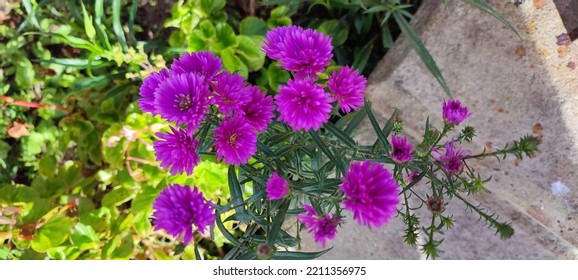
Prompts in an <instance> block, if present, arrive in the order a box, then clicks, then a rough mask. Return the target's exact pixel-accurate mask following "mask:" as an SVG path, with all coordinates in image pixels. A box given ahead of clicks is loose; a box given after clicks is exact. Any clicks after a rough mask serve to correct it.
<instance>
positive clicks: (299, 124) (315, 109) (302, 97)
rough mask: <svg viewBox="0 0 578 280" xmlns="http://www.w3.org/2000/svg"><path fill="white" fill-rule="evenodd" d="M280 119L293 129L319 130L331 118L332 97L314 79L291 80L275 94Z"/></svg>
mask: <svg viewBox="0 0 578 280" xmlns="http://www.w3.org/2000/svg"><path fill="white" fill-rule="evenodd" d="M275 101H276V102H277V109H278V110H279V114H280V115H279V120H280V121H284V122H285V123H287V124H288V125H289V126H291V128H292V129H293V130H300V129H304V130H309V129H313V130H318V129H319V127H321V125H323V124H324V123H326V122H327V121H328V120H329V113H330V112H331V98H330V97H329V94H327V93H326V92H325V91H324V90H323V88H322V87H321V86H320V85H318V84H315V83H314V82H313V80H311V79H307V80H289V81H288V82H287V85H286V86H284V85H282V86H279V94H277V95H276V96H275Z"/></svg>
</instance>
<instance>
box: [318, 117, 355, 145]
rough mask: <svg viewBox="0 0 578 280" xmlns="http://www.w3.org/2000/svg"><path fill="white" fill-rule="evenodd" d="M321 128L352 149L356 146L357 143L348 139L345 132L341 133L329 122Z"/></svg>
mask: <svg viewBox="0 0 578 280" xmlns="http://www.w3.org/2000/svg"><path fill="white" fill-rule="evenodd" d="M323 127H324V128H325V129H327V131H329V132H331V134H333V135H334V136H335V137H337V138H338V139H339V140H341V141H342V142H343V143H344V144H345V145H347V146H348V147H350V148H352V149H354V148H355V146H357V143H356V142H355V141H354V140H353V139H351V137H349V135H347V134H346V133H345V132H343V131H341V130H340V129H339V128H337V126H335V125H334V124H333V123H331V122H326V123H325V124H324V125H323Z"/></svg>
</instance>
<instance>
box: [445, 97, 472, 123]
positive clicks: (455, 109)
mask: <svg viewBox="0 0 578 280" xmlns="http://www.w3.org/2000/svg"><path fill="white" fill-rule="evenodd" d="M442 114H443V118H444V120H445V121H446V122H448V123H450V124H453V125H458V124H460V123H461V122H463V121H464V120H465V119H466V118H467V117H469V116H470V115H471V113H469V112H468V108H467V107H462V104H461V103H460V101H458V100H444V104H443V106H442Z"/></svg>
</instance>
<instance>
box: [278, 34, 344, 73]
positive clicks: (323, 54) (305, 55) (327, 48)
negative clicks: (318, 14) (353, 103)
mask: <svg viewBox="0 0 578 280" xmlns="http://www.w3.org/2000/svg"><path fill="white" fill-rule="evenodd" d="M278 33H279V34H278V35H279V36H280V35H284V37H285V39H284V40H283V44H282V45H280V46H279V50H280V51H281V52H280V53H281V57H280V58H279V61H280V62H281V63H280V66H281V67H282V68H283V69H285V70H288V71H294V72H295V78H296V79H303V78H305V77H308V76H309V77H314V76H315V75H316V73H317V72H323V71H325V67H327V66H328V65H329V60H330V59H331V57H332V56H333V54H332V53H331V52H332V51H333V47H332V46H331V37H329V36H326V35H324V34H323V33H321V32H318V31H317V30H314V29H304V30H303V29H299V28H294V29H289V30H288V31H287V32H285V34H281V33H282V32H278Z"/></svg>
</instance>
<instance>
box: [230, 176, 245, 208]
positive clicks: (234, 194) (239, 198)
mask: <svg viewBox="0 0 578 280" xmlns="http://www.w3.org/2000/svg"><path fill="white" fill-rule="evenodd" d="M228 179H229V191H230V193H231V200H232V201H233V205H235V207H236V208H235V212H237V213H243V214H244V213H245V206H240V205H243V203H244V202H243V193H242V192H241V185H240V184H239V180H238V179H237V173H236V172H235V166H234V165H230V166H229V175H228Z"/></svg>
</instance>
